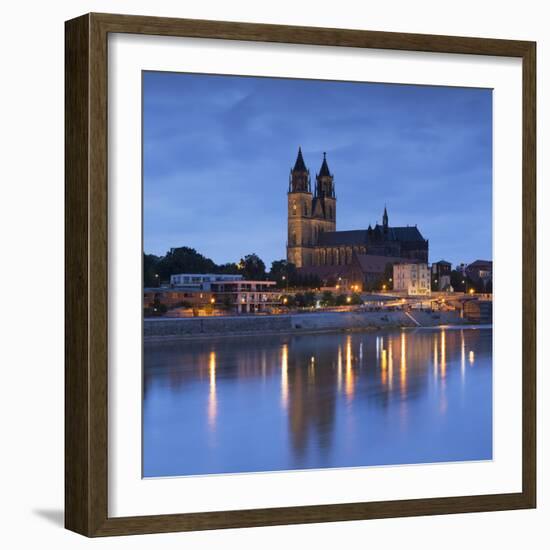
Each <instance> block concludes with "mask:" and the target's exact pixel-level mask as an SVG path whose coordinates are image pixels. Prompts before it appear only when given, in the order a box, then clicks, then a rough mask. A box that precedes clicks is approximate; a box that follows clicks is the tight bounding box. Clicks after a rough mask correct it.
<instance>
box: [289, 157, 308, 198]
mask: <svg viewBox="0 0 550 550" xmlns="http://www.w3.org/2000/svg"><path fill="white" fill-rule="evenodd" d="M288 192H289V193H311V183H310V178H309V170H308V169H307V167H306V163H305V162H304V157H303V156H302V148H301V147H298V156H297V157H296V162H295V163H294V168H292V170H290V180H289V183H288Z"/></svg>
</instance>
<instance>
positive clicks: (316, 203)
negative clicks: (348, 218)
mask: <svg viewBox="0 0 550 550" xmlns="http://www.w3.org/2000/svg"><path fill="white" fill-rule="evenodd" d="M315 182H316V183H315V196H314V198H313V215H314V217H315V218H316V220H318V223H317V224H316V226H317V227H318V230H319V231H336V193H335V191H334V176H333V175H332V174H331V173H330V170H329V168H328V164H327V154H326V153H323V163H322V164H321V169H320V170H319V173H318V174H317V175H316V176H315Z"/></svg>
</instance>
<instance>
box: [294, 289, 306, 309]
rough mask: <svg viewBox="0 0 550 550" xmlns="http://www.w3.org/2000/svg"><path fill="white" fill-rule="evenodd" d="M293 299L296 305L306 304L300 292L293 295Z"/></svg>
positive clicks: (303, 305)
mask: <svg viewBox="0 0 550 550" xmlns="http://www.w3.org/2000/svg"><path fill="white" fill-rule="evenodd" d="M294 301H295V303H296V305H297V306H298V307H305V305H306V300H305V297H304V295H303V294H302V293H301V292H298V294H296V295H295V296H294Z"/></svg>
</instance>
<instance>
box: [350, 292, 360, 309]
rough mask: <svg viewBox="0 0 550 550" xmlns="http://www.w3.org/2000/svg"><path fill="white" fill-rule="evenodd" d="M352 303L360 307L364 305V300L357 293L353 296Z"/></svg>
mask: <svg viewBox="0 0 550 550" xmlns="http://www.w3.org/2000/svg"><path fill="white" fill-rule="evenodd" d="M350 303H351V304H352V305H354V306H360V305H361V304H362V303H363V300H362V299H361V296H360V295H359V294H358V293H357V292H354V293H353V294H352V295H351V302H350Z"/></svg>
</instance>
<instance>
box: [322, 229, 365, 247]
mask: <svg viewBox="0 0 550 550" xmlns="http://www.w3.org/2000/svg"><path fill="white" fill-rule="evenodd" d="M367 239H368V237H367V230H366V229H356V230H353V231H325V232H323V233H320V234H319V245H321V246H340V245H354V244H367Z"/></svg>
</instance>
